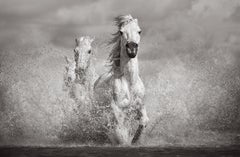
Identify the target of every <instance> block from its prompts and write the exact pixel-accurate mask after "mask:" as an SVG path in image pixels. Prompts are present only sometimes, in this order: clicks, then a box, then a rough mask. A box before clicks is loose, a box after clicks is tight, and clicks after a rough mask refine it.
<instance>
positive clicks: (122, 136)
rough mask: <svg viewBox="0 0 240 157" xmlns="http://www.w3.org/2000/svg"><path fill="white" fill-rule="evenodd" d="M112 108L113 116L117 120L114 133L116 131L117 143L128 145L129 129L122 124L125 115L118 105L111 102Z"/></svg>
mask: <svg viewBox="0 0 240 157" xmlns="http://www.w3.org/2000/svg"><path fill="white" fill-rule="evenodd" d="M112 109H113V113H114V116H115V118H116V120H117V124H116V128H115V133H116V137H117V141H118V144H124V145H129V131H128V129H127V128H126V126H125V125H124V122H125V116H126V115H125V113H124V112H123V111H122V109H121V108H120V107H118V106H117V105H116V104H115V103H113V104H112Z"/></svg>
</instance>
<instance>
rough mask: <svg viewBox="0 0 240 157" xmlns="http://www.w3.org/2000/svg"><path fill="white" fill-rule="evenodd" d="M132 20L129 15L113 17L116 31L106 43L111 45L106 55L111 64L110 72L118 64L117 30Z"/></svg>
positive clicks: (118, 41) (118, 36)
mask: <svg viewBox="0 0 240 157" xmlns="http://www.w3.org/2000/svg"><path fill="white" fill-rule="evenodd" d="M132 20H133V17H132V16H131V15H120V16H117V17H115V18H114V22H115V25H116V26H117V27H118V31H117V32H116V33H113V34H112V35H113V38H112V39H111V40H110V42H109V43H108V44H109V45H113V47H112V50H111V52H110V54H109V56H108V61H109V63H110V66H111V69H110V72H112V71H113V70H114V69H115V68H116V67H119V66H120V51H121V40H120V39H121V34H120V32H119V30H120V29H121V28H122V27H123V26H124V25H126V24H128V23H129V22H131V21H132Z"/></svg>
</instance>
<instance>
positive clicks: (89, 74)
mask: <svg viewBox="0 0 240 157" xmlns="http://www.w3.org/2000/svg"><path fill="white" fill-rule="evenodd" d="M95 73H96V72H95V68H94V67H93V65H92V61H91V60H90V61H89V65H88V67H87V68H86V70H85V71H84V72H83V73H81V74H77V75H78V79H79V80H80V84H82V85H84V86H85V87H87V88H91V85H92V84H93V79H94V78H93V77H94V75H95ZM82 80H84V81H82Z"/></svg>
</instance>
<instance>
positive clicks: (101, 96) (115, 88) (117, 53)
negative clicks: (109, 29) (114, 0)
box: [94, 15, 149, 144]
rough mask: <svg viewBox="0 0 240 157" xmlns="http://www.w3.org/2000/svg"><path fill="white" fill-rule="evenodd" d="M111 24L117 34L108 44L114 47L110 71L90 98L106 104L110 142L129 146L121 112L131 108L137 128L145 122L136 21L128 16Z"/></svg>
mask: <svg viewBox="0 0 240 157" xmlns="http://www.w3.org/2000/svg"><path fill="white" fill-rule="evenodd" d="M115 21H116V25H117V26H118V32H117V33H116V34H115V35H114V38H113V39H112V41H111V44H114V46H113V49H112V52H111V53H110V56H109V59H110V62H111V70H110V72H109V73H105V74H103V75H102V76H100V78H99V79H98V80H97V81H96V83H95V85H94V91H95V94H94V96H95V98H96V100H97V101H98V102H100V103H101V102H102V103H103V104H109V105H110V106H111V109H112V111H113V113H114V117H115V120H116V125H115V128H114V130H115V139H114V140H112V142H113V143H118V144H130V143H131V137H130V136H129V128H128V126H126V119H127V115H126V112H125V111H126V110H128V109H129V108H131V107H133V108H135V109H136V110H137V111H138V113H139V114H138V115H139V119H140V123H139V126H140V127H139V128H143V126H146V125H147V122H148V121H149V119H148V116H147V113H146V109H145V105H144V103H143V99H144V95H145V90H144V85H143V82H142V80H141V78H140V76H139V68H138V59H137V52H138V44H139V43H140V33H141V30H140V27H139V26H138V21H137V19H133V18H132V16H131V15H126V16H119V17H117V18H116V19H115ZM140 131H142V130H141V129H140ZM138 134H139V133H138ZM140 134H141V133H140ZM140 134H139V135H140ZM136 138H138V137H135V139H134V141H132V142H136Z"/></svg>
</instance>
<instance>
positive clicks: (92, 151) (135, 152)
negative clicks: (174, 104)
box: [0, 146, 240, 157]
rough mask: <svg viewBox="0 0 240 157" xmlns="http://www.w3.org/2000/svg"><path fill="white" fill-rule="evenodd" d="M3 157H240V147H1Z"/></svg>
mask: <svg viewBox="0 0 240 157" xmlns="http://www.w3.org/2000/svg"><path fill="white" fill-rule="evenodd" d="M0 156H1V157H52V156H53V157H74V156H79V157H88V156H91V157H95V156H96V157H107V156H114V157H123V156H129V157H134V156H138V157H142V156H178V157H179V156H194V157H200V156H201V157H202V156H209V157H213V156H216V157H219V156H229V157H231V156H232V157H239V156H240V146H229V147H216V148H213V147H211V148H210V147H196V148H194V147H164V148H161V147H87V146H86V147H1V148H0Z"/></svg>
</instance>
